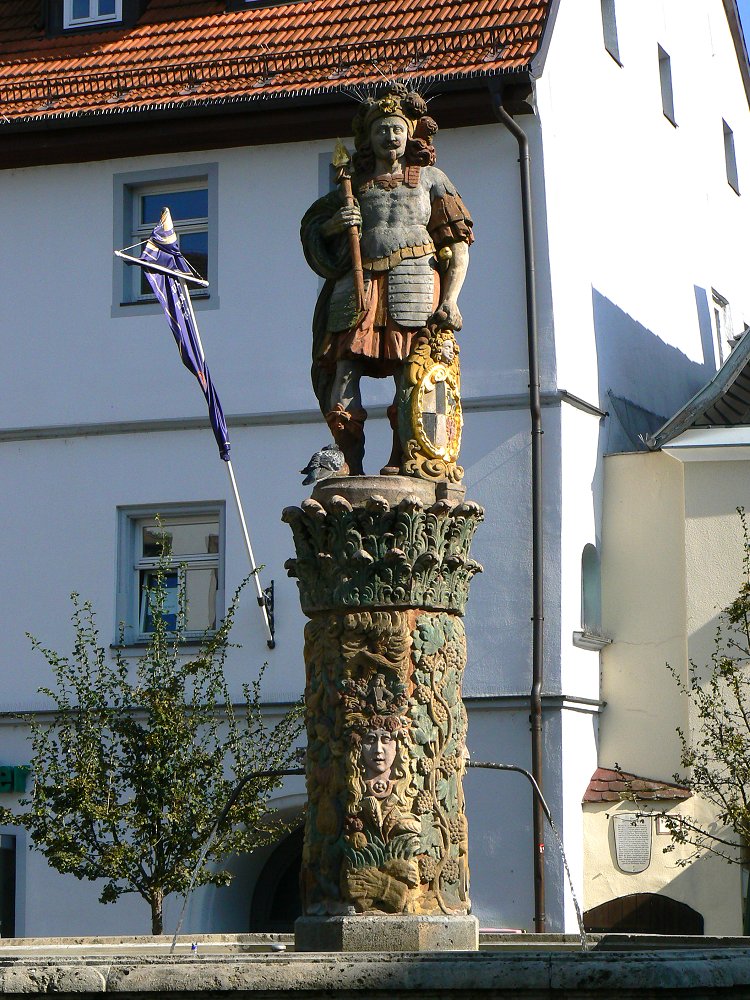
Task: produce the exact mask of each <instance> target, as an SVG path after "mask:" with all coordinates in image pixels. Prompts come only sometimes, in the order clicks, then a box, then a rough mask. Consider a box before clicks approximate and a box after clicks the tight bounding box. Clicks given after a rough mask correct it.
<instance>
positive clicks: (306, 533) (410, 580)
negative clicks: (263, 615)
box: [282, 477, 484, 616]
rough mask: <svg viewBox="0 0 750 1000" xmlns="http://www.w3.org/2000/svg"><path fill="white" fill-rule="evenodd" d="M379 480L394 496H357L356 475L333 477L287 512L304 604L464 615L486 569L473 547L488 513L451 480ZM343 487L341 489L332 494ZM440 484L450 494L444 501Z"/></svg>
mask: <svg viewBox="0 0 750 1000" xmlns="http://www.w3.org/2000/svg"><path fill="white" fill-rule="evenodd" d="M372 478H373V479H374V478H375V477H372ZM378 478H379V479H380V481H381V483H382V484H383V487H384V489H386V490H388V491H389V492H390V493H391V496H389V497H387V496H383V495H381V494H379V493H374V494H371V495H365V496H360V495H357V492H358V491H357V479H356V478H355V479H340V480H337V481H336V482H335V484H334V482H333V481H332V480H328V481H327V482H326V484H325V486H324V487H323V488H321V487H318V488H316V490H315V491H314V493H313V496H312V497H311V498H310V499H308V500H304V501H303V502H302V504H301V506H299V507H287V508H286V509H285V510H284V512H283V515H282V519H283V520H284V521H286V522H287V523H288V524H289V525H290V526H291V529H292V533H293V535H294V544H295V550H296V558H295V559H289V560H287V562H286V564H285V567H286V570H287V572H288V574H289V576H291V577H295V578H296V579H297V583H298V586H299V591H300V602H301V605H302V610H303V611H304V612H305V614H307V615H308V616H309V615H312V614H315V613H318V612H322V611H334V610H337V609H338V610H340V609H342V608H379V607H382V608H423V609H426V610H435V611H452V612H456V613H458V614H463V613H464V609H465V606H466V600H467V598H468V593H469V584H470V583H471V580H472V578H473V577H474V575H475V574H476V573H480V572H481V571H482V567H481V566H480V564H479V563H478V562H476V561H475V560H474V559H472V558H471V556H470V548H471V541H472V538H473V537H474V532H475V530H476V528H477V525H478V524H479V523H480V522H481V521H482V520H483V518H484V511H483V510H482V508H481V507H480V506H479V505H478V504H476V503H472V502H471V501H465V500H462V499H460V498H461V495H462V494H461V492H460V491H458V490H455V489H454V490H453V491H452V492H451V491H450V490H449V489H448V488H447V487H446V485H445V484H433V483H427V482H420V483H419V489H415V488H414V486H413V485H411V484H416V481H415V480H411V481H409V480H405V479H400V482H406V483H408V484H410V485H409V492H406V493H404V492H401V491H399V490H398V489H397V488H396V486H397V484H394V482H393V481H394V479H396V478H400V477H378ZM371 481H372V480H371ZM349 484H352V486H351V488H350V486H349ZM338 486H340V489H341V492H340V493H339V492H333V490H334V488H335V487H338ZM440 486H442V487H443V489H442V491H441V493H442V495H443V496H444V499H437V497H438V494H439V487H440ZM347 494H351V495H352V499H353V500H355V503H352V502H351V501H350V499H348V497H347ZM316 497H319V498H320V499H316ZM449 497H450V498H449ZM457 500H460V502H457Z"/></svg>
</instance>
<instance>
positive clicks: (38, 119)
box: [0, 66, 527, 136]
mask: <svg viewBox="0 0 750 1000" xmlns="http://www.w3.org/2000/svg"><path fill="white" fill-rule="evenodd" d="M496 76H516V77H518V76H522V77H526V76H527V70H525V69H519V68H517V67H503V66H500V67H495V68H487V69H482V70H470V71H466V70H459V71H456V72H445V73H440V72H438V73H434V74H430V75H426V76H421V77H419V78H418V80H417V81H415V82H416V83H417V84H418V86H420V87H426V86H427V85H428V84H429V85H434V84H447V85H448V87H449V89H451V90H453V89H455V88H456V86H457V85H458V86H460V85H461V84H463V83H465V84H467V85H469V84H471V83H473V82H475V81H477V80H482V79H488V80H489V79H491V78H493V77H496ZM350 94H351V83H346V82H344V83H335V84H330V85H324V84H322V85H313V86H304V87H302V86H297V87H291V88H289V89H284V90H276V91H268V90H262V89H258V90H256V91H253V92H248V93H244V94H237V95H231V96H223V97H206V98H198V97H196V96H195V95H191V96H189V97H186V98H185V99H184V100H168V101H157V102H153V101H148V100H145V101H143V102H141V103H135V104H130V105H124V106H123V105H118V104H116V103H112V104H109V105H107V106H101V107H98V108H91V109H85V110H82V111H76V110H73V111H52V110H47V111H45V112H44V113H42V114H30V115H23V116H20V117H18V118H13V119H10V118H5V117H4V116H2V115H0V136H1V135H3V134H8V133H9V132H17V131H29V130H31V129H34V128H44V127H50V125H51V124H54V125H55V126H58V127H59V126H60V125H62V124H75V125H83V124H95V123H96V122H97V121H99V120H100V119H101V118H115V117H118V116H119V117H128V118H141V117H148V118H153V117H154V116H160V115H169V114H174V113H190V112H195V113H211V112H215V111H217V110H227V111H231V110H234V109H236V108H242V107H244V106H250V105H254V104H258V103H261V102H264V101H268V102H273V103H274V104H276V105H279V104H290V103H292V102H295V103H296V102H299V101H305V102H306V103H308V102H316V101H319V100H320V99H321V98H323V99H326V98H331V97H334V98H335V97H339V96H350Z"/></svg>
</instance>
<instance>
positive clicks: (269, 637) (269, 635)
mask: <svg viewBox="0 0 750 1000" xmlns="http://www.w3.org/2000/svg"><path fill="white" fill-rule="evenodd" d="M178 280H179V282H180V287H181V288H182V294H183V295H184V296H185V298H186V299H187V307H188V312H189V313H190V318H191V319H192V321H193V329H194V330H195V337H196V340H197V341H198V349H199V350H200V352H201V361H202V362H203V364H205V362H206V355H205V354H204V353H203V343H202V342H201V334H200V330H199V329H198V321H197V320H196V318H195V312H194V311H193V303H192V300H191V298H190V292H189V290H188V287H187V282H186V281H185V279H184V278H182V277H180V278H179V279H178ZM226 466H227V472H228V473H229V481H230V483H231V484H232V493H233V494H234V502H235V504H236V505H237V513H238V514H239V517H240V524H241V525H242V534H243V537H244V539H245V549H246V550H247V557H248V559H249V561H250V569H251V571H252V576H253V580H254V581H255V591H256V594H257V597H258V606H259V607H260V610H261V614H262V615H263V624H264V625H265V628H266V645H267V646H268V648H269V649H274V648H275V647H276V640H275V639H274V637H273V632H272V631H271V623H270V621H269V620H268V607H267V605H266V597H265V594H264V593H263V588H262V587H261V585H260V573H259V572H258V566H257V563H256V562H255V556H254V555H253V547H252V544H251V543H250V534H249V532H248V530H247V522H246V521H245V512H244V510H243V508H242V500H241V499H240V492H239V490H238V489H237V480H236V479H235V478H234V469H233V468H232V461H231V459H227V460H226Z"/></svg>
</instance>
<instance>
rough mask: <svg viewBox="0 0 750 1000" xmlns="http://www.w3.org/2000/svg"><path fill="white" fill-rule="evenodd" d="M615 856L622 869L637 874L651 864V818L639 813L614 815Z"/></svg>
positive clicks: (618, 865)
mask: <svg viewBox="0 0 750 1000" xmlns="http://www.w3.org/2000/svg"><path fill="white" fill-rule="evenodd" d="M612 827H613V830H614V834H615V857H616V858H617V867H618V868H620V870H621V871H624V872H629V873H630V874H633V875H636V874H638V872H643V871H645V870H646V869H647V868H648V866H649V865H650V864H651V819H650V817H644V816H639V815H638V813H619V814H618V815H617V816H613V817H612Z"/></svg>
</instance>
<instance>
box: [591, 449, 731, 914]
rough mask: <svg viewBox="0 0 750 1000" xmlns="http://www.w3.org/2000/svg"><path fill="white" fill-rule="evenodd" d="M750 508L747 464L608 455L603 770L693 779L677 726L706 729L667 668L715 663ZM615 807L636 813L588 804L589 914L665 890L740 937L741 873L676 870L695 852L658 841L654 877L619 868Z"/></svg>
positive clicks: (700, 816) (700, 804)
mask: <svg viewBox="0 0 750 1000" xmlns="http://www.w3.org/2000/svg"><path fill="white" fill-rule="evenodd" d="M748 501H750V489H749V488H748V484H747V469H746V466H745V463H744V462H739V461H738V462H732V461H724V462H695V463H685V464H684V465H683V464H682V463H680V462H678V461H676V460H675V459H673V458H671V457H670V456H668V455H666V454H664V453H661V452H660V453H647V454H632V455H616V456H609V457H608V458H607V459H605V506H604V528H603V537H604V551H603V555H604V560H603V579H604V602H603V611H604V624H605V630H606V631H607V632H608V634H609V635H611V636H612V638H613V640H614V641H613V644H612V646H610V647H608V648H607V649H606V650H605V651H604V652H603V654H602V697H603V700H604V701H605V703H606V704H605V707H604V709H603V711H602V716H601V744H600V751H599V761H600V764H601V765H602V766H603V767H612V766H614V765H615V763H618V764H619V765H620V766H621V767H622V769H623V770H625V771H630V772H632V773H635V774H638V775H641V776H643V777H647V778H657V779H662V780H666V781H670V780H674V775H675V773H679V774H682V773H684V772H683V769H682V768H681V767H680V746H679V740H678V736H677V733H676V729H677V727H678V726H679V727H681V728H682V729H683V730H684V731H685V732H688V733H692V734H694V735H696V734H697V733H698V732H699V727H700V723H699V720H697V719H696V718H695V717H694V713H693V710H692V707H691V706H690V704H689V702H688V701H687V699H685V698H684V697H683V696H682V695H680V694H679V692H678V689H677V686H676V683H675V681H674V679H673V677H672V676H671V675H670V673H669V671H668V670H667V669H666V667H665V664H666V663H669V664H670V665H671V666H672V667H673V668H674V669H675V670H677V671H678V673H679V674H680V676H681V677H682V678H683V679H685V678H686V677H687V663H688V657H689V658H690V659H692V660H694V661H695V662H696V663H698V664H703V663H707V662H708V660H709V659H710V656H711V653H712V651H713V638H714V633H715V628H716V623H717V616H718V613H719V609H720V608H722V607H724V606H725V605H726V604H727V603H729V601H731V600H732V598H733V597H734V596H735V595H736V593H737V591H738V589H739V585H740V582H741V568H742V567H741V560H742V534H741V528H740V522H739V518H738V516H737V514H736V511H735V508H736V506H737V505H738V504H743V505H744V504H746V503H747V502H748ZM617 808H621V809H625V810H627V809H632V808H633V807H632V804H631V803H626V804H623V805H622V806H617V805H616V804H615V805H610V806H608V807H606V808H605V807H604V806H602V807H601V808H600V807H598V806H586V807H585V818H584V834H585V851H586V857H585V895H586V907H587V908H589V907H591V906H596V905H598V904H599V903H601V902H604V901H605V900H607V899H610V898H613V897H615V896H618V895H627V894H630V893H633V892H659V891H660V892H664V893H666V894H667V895H669V896H672V897H673V898H675V899H678V900H682V901H684V902H687V903H689V905H691V906H693V907H694V908H695V909H697V910H698V911H699V912H701V913H702V914H703V916H704V918H705V920H706V927H705V930H706V933H707V934H738V933H741V928H742V916H741V905H742V899H741V887H740V876H739V870H738V868H737V867H736V866H729V865H726V864H725V863H723V862H717V861H716V860H714V859H711V858H708V857H705V856H701V857H699V858H697V859H696V860H695V861H693V863H692V864H690V865H689V866H688V867H687V868H679V867H675V863H674V862H675V859H679V858H682V859H685V858H687V857H688V853H689V852H687V851H685V850H680V851H677V852H675V854H668V855H666V856H663V855H662V854H661V847H662V846H664V845H660V843H659V841H660V838H655V840H654V847H655V850H654V854H653V855H652V864H651V866H650V867H649V868H648V869H647V871H646V872H644V873H642V875H639V876H632V875H627V874H625V873H622V872H620V871H619V870H618V869H617V867H616V865H615V864H614V861H613V858H614V855H613V854H612V851H611V844H610V840H611V833H610V831H609V829H608V827H607V825H606V823H605V816H604V813H605V812H610V813H611V811H612V810H613V809H617ZM646 808H648V809H655V810H656V811H659V809H661V808H662V807H661V805H660V804H647V805H646ZM679 812H681V813H682V814H684V815H686V816H688V817H689V818H694V819H695V820H696V821H698V822H700V823H702V824H706V823H709V824H710V823H711V822H712V821H713V813H712V809H711V808H710V807H709V806H708V804H707V803H706V802H704V801H701V800H700V799H698V798H691V799H689V800H687V801H686V802H684V803H682V804H681V805H680V806H679ZM718 832H721V831H718ZM608 838H609V839H608ZM666 843H668V841H666V840H665V841H664V844H666ZM607 845H609V846H607ZM657 847H658V848H659V851H658V852H657V851H656V848H657Z"/></svg>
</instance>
